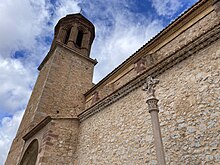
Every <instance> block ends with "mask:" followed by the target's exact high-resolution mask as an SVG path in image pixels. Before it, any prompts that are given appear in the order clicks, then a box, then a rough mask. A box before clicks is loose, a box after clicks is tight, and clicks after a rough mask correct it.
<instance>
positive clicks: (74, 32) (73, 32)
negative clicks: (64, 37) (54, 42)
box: [67, 24, 78, 48]
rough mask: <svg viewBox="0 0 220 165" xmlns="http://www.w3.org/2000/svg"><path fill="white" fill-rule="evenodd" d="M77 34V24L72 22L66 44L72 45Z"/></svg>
mask: <svg viewBox="0 0 220 165" xmlns="http://www.w3.org/2000/svg"><path fill="white" fill-rule="evenodd" d="M77 34H78V29H77V25H76V24H74V25H73V26H72V28H71V31H70V36H69V39H68V41H67V46H69V47H70V48H73V47H74V43H75V42H76V37H77Z"/></svg>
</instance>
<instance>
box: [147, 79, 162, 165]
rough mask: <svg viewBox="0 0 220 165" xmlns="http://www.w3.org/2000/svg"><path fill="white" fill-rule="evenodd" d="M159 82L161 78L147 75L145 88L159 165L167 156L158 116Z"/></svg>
mask: <svg viewBox="0 0 220 165" xmlns="http://www.w3.org/2000/svg"><path fill="white" fill-rule="evenodd" d="M158 83H159V80H156V79H153V78H152V77H150V76H149V77H147V79H146V84H145V86H144V88H143V90H144V91H147V95H148V96H147V101H146V103H147V104H148V110H149V113H150V115H151V122H152V130H153V135H154V143H155V148H156V156H157V163H158V165H165V164H166V162H165V156H164V150H163V143H162V137H161V131H160V123H159V117H158V112H159V108H158V105H157V103H158V99H156V97H155V87H156V85H157V84H158Z"/></svg>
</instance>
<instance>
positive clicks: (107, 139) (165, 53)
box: [5, 0, 220, 165]
mask: <svg viewBox="0 0 220 165" xmlns="http://www.w3.org/2000/svg"><path fill="white" fill-rule="evenodd" d="M94 39H95V27H94V25H93V24H92V23H91V22H90V21H89V20H88V19H87V18H85V17H84V16H83V15H82V14H80V13H78V14H70V15H67V16H65V17H63V18H62V19H60V20H59V22H58V23H57V25H56V27H55V33H54V39H53V42H52V45H51V48H50V50H49V52H48V54H47V55H46V57H45V58H44V60H43V61H42V63H41V64H40V66H39V67H38V70H39V76H38V78H37V81H36V84H35V86H34V89H33V92H32V95H31V97H30V100H29V102H28V105H27V108H26V110H25V113H24V116H23V119H22V121H21V124H20V126H19V129H18V132H17V134H16V137H15V138H14V140H13V143H12V145H11V148H10V151H9V153H8V157H7V160H6V162H5V165H145V164H146V165H156V164H158V165H164V164H169V165H211V164H212V165H218V164H220V1H219V0H200V1H199V2H197V3H196V4H195V5H193V6H192V7H191V8H190V9H188V10H187V11H185V12H184V13H183V14H182V15H180V16H179V17H178V18H177V19H176V20H175V21H173V22H172V23H171V24H169V25H168V26H167V27H166V28H165V29H163V30H162V31H161V32H160V33H158V34H157V35H156V36H155V37H154V38H152V39H151V40H150V41H149V42H147V43H146V44H145V45H143V46H142V47H141V48H140V49H139V50H137V51H136V52H135V53H134V54H132V55H131V56H129V55H128V56H129V58H127V59H126V60H125V61H124V62H123V63H121V64H120V65H119V66H118V67H117V68H115V69H114V70H113V71H112V72H111V73H109V74H108V75H107V76H106V77H104V78H103V79H102V80H101V81H100V82H98V83H97V84H93V83H92V79H93V70H94V66H95V65H96V63H97V61H96V60H94V59H92V58H91V57H90V50H91V47H92V43H93V40H94ZM149 96H150V97H149ZM158 117H159V118H158Z"/></svg>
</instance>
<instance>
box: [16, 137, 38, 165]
mask: <svg viewBox="0 0 220 165" xmlns="http://www.w3.org/2000/svg"><path fill="white" fill-rule="evenodd" d="M37 155H38V141H37V140H36V139H35V140H33V141H32V142H31V144H29V146H28V148H27V149H26V151H25V153H24V155H23V157H22V159H21V163H20V165H35V164H36V161H37Z"/></svg>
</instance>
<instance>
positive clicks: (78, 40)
mask: <svg viewBox="0 0 220 165" xmlns="http://www.w3.org/2000/svg"><path fill="white" fill-rule="evenodd" d="M82 40H83V31H82V30H79V31H78V34H77V38H76V45H77V46H78V47H81V46H82Z"/></svg>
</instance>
